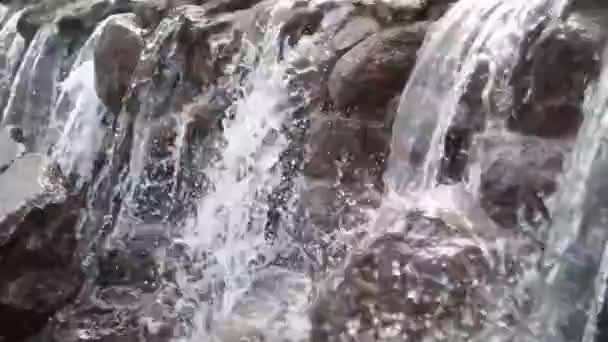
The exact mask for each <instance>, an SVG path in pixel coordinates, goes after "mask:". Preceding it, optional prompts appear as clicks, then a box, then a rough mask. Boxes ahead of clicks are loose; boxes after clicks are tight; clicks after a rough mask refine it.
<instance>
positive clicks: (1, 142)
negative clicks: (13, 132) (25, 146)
mask: <svg viewBox="0 0 608 342" xmlns="http://www.w3.org/2000/svg"><path fill="white" fill-rule="evenodd" d="M21 150H22V146H21V145H20V144H19V143H18V142H16V141H15V140H13V139H12V137H11V136H10V132H9V131H8V129H6V128H5V129H0V173H2V172H4V171H6V169H7V168H8V167H9V165H10V164H11V163H12V162H13V160H15V158H17V157H18V156H19V154H20V153H21Z"/></svg>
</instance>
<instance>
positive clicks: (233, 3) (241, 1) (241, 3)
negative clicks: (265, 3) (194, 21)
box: [199, 0, 262, 15]
mask: <svg viewBox="0 0 608 342" xmlns="http://www.w3.org/2000/svg"><path fill="white" fill-rule="evenodd" d="M261 1H262V0H212V1H204V3H203V4H202V7H203V8H204V9H205V12H206V13H207V14H208V15H214V14H218V13H229V12H236V11H241V10H245V9H248V8H251V7H253V6H255V5H256V4H258V3H259V2H261ZM199 2H201V1H199Z"/></svg>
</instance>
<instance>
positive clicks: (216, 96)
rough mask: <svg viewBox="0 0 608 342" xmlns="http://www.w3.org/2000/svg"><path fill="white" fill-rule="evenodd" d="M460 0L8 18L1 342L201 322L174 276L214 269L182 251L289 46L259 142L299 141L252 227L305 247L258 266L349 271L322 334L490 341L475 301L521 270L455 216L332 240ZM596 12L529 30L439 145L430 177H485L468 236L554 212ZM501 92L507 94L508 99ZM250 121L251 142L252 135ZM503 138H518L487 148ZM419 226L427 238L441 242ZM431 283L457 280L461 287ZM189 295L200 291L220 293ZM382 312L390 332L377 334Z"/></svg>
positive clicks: (76, 6)
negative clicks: (421, 54)
mask: <svg viewBox="0 0 608 342" xmlns="http://www.w3.org/2000/svg"><path fill="white" fill-rule="evenodd" d="M450 6H452V2H451V1H439V0H428V1H386V2H383V1H378V2H366V1H346V2H344V1H335V2H334V1H320V2H309V1H293V2H289V4H288V5H285V6H278V5H277V3H276V2H275V1H256V0H212V1H194V0H190V1H189V0H182V1H179V0H173V1H172V0H115V1H109V0H99V1H59V0H56V1H26V2H23V1H13V2H9V3H7V4H5V5H2V7H0V9H1V11H0V24H1V26H0V27H2V29H0V106H2V107H3V111H2V114H1V116H0V118H1V119H2V127H1V129H2V130H3V131H2V134H0V189H1V191H2V194H0V322H2V324H0V341H7V342H9V341H22V340H23V341H27V340H31V341H57V342H59V341H61V342H69V341H74V342H75V341H104V342H114V341H115V342H118V341H159V342H160V341H169V340H171V339H173V338H177V337H183V336H186V335H188V333H189V332H190V331H191V330H192V327H193V326H197V325H198V326H200V325H201V324H200V322H195V316H196V315H195V313H193V312H188V308H189V306H188V304H189V303H184V302H187V300H184V298H185V294H184V293H182V292H185V290H184V287H183V286H182V283H183V282H184V277H185V276H184V274H186V275H187V277H186V278H187V279H194V278H205V277H207V276H208V274H207V273H205V270H200V269H195V268H194V267H190V268H189V267H188V265H190V264H194V263H204V264H207V263H209V264H211V263H212V262H211V261H209V260H203V261H201V260H198V259H199V258H200V259H205V258H207V255H206V254H204V253H202V254H201V255H194V254H192V253H189V252H188V251H187V249H188V246H186V245H185V244H184V243H182V242H179V241H181V240H180V238H182V237H183V235H184V234H183V233H182V231H181V228H182V227H183V226H184V225H185V224H186V223H187V222H189V221H188V220H189V219H191V218H192V217H193V216H197V215H198V216H201V214H200V208H199V203H200V201H202V200H204V198H207V197H209V196H211V195H210V194H213V193H217V192H218V191H220V192H221V191H223V190H222V189H217V187H218V186H219V185H221V184H218V182H217V176H216V175H215V176H214V174H213V173H214V172H215V171H217V170H216V169H213V166H214V165H216V164H217V163H218V160H220V159H222V158H223V159H227V158H226V156H225V155H224V157H222V156H223V155H222V152H221V151H222V149H225V148H226V147H225V146H226V144H227V142H226V141H225V139H227V138H226V136H227V133H226V132H227V130H229V129H230V128H229V125H230V120H233V119H234V117H238V116H239V115H242V113H236V111H238V109H239V108H241V107H238V106H239V103H240V102H239V101H242V99H243V97H244V96H243V93H247V92H248V91H250V89H247V83H246V82H245V81H244V80H246V79H248V78H249V77H254V76H251V75H255V70H253V68H251V66H252V65H255V63H256V61H257V62H259V61H260V60H263V59H264V58H265V57H267V56H265V53H266V50H272V51H276V52H273V54H271V58H272V61H273V63H283V64H285V65H287V67H286V71H285V74H284V75H282V76H281V77H282V80H283V81H284V85H285V88H286V91H285V93H286V94H287V96H285V97H284V98H277V100H276V102H277V103H276V106H275V107H278V108H288V109H289V110H286V111H285V112H286V113H287V114H286V115H287V116H288V119H289V120H286V121H285V122H282V123H281V124H280V125H278V127H277V128H276V129H274V128H273V129H269V130H268V131H267V132H266V131H264V132H266V133H267V134H265V135H264V136H263V137H260V138H259V140H261V141H262V145H263V146H274V145H273V144H275V143H276V141H279V140H281V139H285V141H286V142H285V144H284V149H283V150H281V152H280V158H279V160H278V162H277V163H276V165H273V166H272V167H269V168H268V172H271V171H272V172H274V170H275V169H278V170H279V171H278V173H279V174H280V177H278V179H279V181H278V182H276V184H272V186H270V188H271V189H270V190H268V191H266V190H264V191H262V190H259V191H258V190H256V193H257V192H259V193H261V194H262V195H260V198H262V199H260V198H257V197H256V199H257V200H258V201H264V202H265V203H267V204H265V205H264V206H263V208H262V210H261V211H262V212H261V213H259V212H255V213H252V214H251V215H252V219H251V220H252V221H254V220H255V219H256V218H257V217H258V216H260V217H263V222H264V224H263V230H264V238H265V241H266V242H267V243H268V244H273V243H277V244H278V243H279V242H276V241H279V240H280V239H281V236H282V235H285V234H287V235H288V236H289V238H290V239H292V240H290V241H292V243H293V244H298V245H299V246H303V247H302V249H303V250H304V251H305V252H301V251H300V252H298V253H296V254H290V255H281V256H277V257H276V260H270V261H267V260H266V261H260V262H261V263H268V264H272V265H280V266H284V265H287V264H288V265H289V267H288V268H293V269H302V268H310V269H312V272H313V273H315V274H317V276H320V275H322V274H324V273H323V272H324V271H326V270H328V269H331V268H332V267H335V266H336V265H338V264H341V263H346V266H345V270H344V274H343V277H342V278H341V280H340V281H338V283H339V285H337V286H334V287H332V286H329V287H328V289H327V291H325V292H324V293H323V294H322V295H321V296H320V297H319V299H318V301H317V303H316V304H315V306H314V307H313V308H312V309H311V310H310V311H309V315H310V324H311V329H310V330H311V331H312V335H311V336H312V340H313V341H315V342H317V341H338V340H339V338H341V336H346V335H345V334H347V335H348V334H351V335H356V336H359V337H360V338H367V339H368V340H370V341H371V340H374V339H379V338H380V337H379V336H383V335H382V334H383V333H384V332H385V330H386V329H384V328H386V327H388V326H397V325H399V326H402V327H405V326H407V328H403V329H402V330H400V332H399V333H403V334H405V335H406V336H411V337H414V338H422V336H424V335H425V334H426V333H428V331H429V330H430V329H432V328H433V327H430V326H428V324H426V323H425V322H427V321H428V320H429V319H432V320H433V321H434V322H437V325H438V326H443V325H444V324H448V323H446V322H449V321H450V320H454V319H456V320H457V321H460V322H464V321H466V324H465V325H467V326H466V327H465V330H467V331H471V330H475V329H477V328H478V326H479V325H481V324H482V323H481V322H482V321H483V319H484V318H483V317H480V316H479V314H480V312H479V310H478V309H476V308H477V307H478V306H479V305H480V304H479V302H481V301H483V298H482V297H483V296H482V295H481V294H480V293H481V292H482V291H481V289H480V288H481V287H482V285H483V284H485V283H487V282H491V281H493V280H495V279H497V278H500V277H503V276H504V277H507V276H508V275H505V274H504V273H503V274H500V275H497V273H496V272H495V270H493V269H492V267H493V265H491V264H486V263H485V262H486V261H485V259H484V253H490V254H491V253H496V252H495V251H490V252H488V251H485V250H482V248H481V247H480V246H479V244H478V243H477V242H476V240H475V239H474V237H472V236H469V235H462V234H460V233H458V232H457V231H454V230H452V229H451V228H450V226H454V225H456V226H458V224H453V222H452V225H450V222H449V220H450V219H449V218H446V217H442V218H430V217H426V216H425V215H424V214H420V213H417V212H414V213H407V215H405V216H406V217H407V220H408V222H409V223H408V225H407V226H406V227H405V228H403V229H401V230H398V231H394V232H392V233H391V234H383V235H382V236H380V237H378V238H377V239H374V241H373V242H372V243H370V245H369V246H368V247H369V249H367V250H365V251H363V252H361V253H360V254H357V255H355V256H353V257H351V258H347V259H344V255H345V251H344V250H336V249H335V241H333V240H332V239H333V237H334V236H335V235H334V234H333V233H334V232H335V231H338V230H343V229H346V230H348V228H349V227H355V226H357V225H360V224H361V223H362V222H364V221H366V220H367V219H368V216H367V215H366V211H367V210H368V209H371V208H377V207H378V206H379V205H380V201H381V195H382V194H383V192H385V190H386V189H385V188H386V185H385V184H384V180H383V174H384V171H385V168H386V165H385V161H386V158H387V156H388V155H389V153H391V151H390V149H391V139H393V132H392V131H393V129H392V127H393V122H394V119H395V115H396V114H397V111H398V107H399V102H400V96H401V93H402V91H403V89H404V87H405V86H406V84H407V82H408V79H409V75H410V73H411V72H412V70H413V68H414V67H415V65H416V61H417V54H418V51H419V49H420V47H421V46H422V44H423V42H424V41H425V37H426V39H427V40H428V39H430V37H431V36H432V35H433V32H434V29H435V26H434V22H435V20H437V19H439V18H440V17H441V16H442V15H443V13H445V11H447V10H448V8H449V7H450ZM587 19H588V17H587V12H585V11H583V10H581V9H580V8H574V9H572V10H571V12H568V14H567V15H566V16H565V19H563V20H561V21H559V22H558V23H557V24H556V23H554V22H545V21H543V22H541V23H539V24H538V25H537V26H536V27H534V29H532V30H530V32H527V33H526V34H527V35H528V36H527V37H526V39H524V44H525V46H523V47H521V56H519V59H518V60H517V61H515V62H514V63H515V65H516V67H515V69H514V70H515V72H514V73H513V74H512V75H511V77H510V78H509V79H508V80H503V79H497V80H496V82H506V86H505V87H503V88H500V89H498V88H492V89H489V88H487V87H485V85H486V84H488V83H489V80H490V79H491V78H492V77H496V78H499V77H500V75H495V74H492V72H491V66H490V65H485V66H484V65H483V64H479V70H474V71H473V73H472V75H471V79H470V82H468V83H467V84H466V86H465V88H466V89H465V90H464V91H463V94H462V97H461V98H460V99H459V102H458V105H459V110H458V113H457V115H456V116H455V118H454V120H453V121H452V122H450V124H449V127H448V133H447V135H446V138H445V140H444V141H443V145H442V146H441V148H442V149H443V150H444V154H443V158H442V159H441V161H440V162H441V169H440V170H441V171H440V173H439V175H438V181H439V182H440V183H443V184H453V183H456V182H459V181H462V180H464V179H466V177H467V173H468V170H469V167H470V165H472V164H473V163H475V165H478V166H480V170H479V172H480V178H479V179H480V181H479V183H480V184H479V186H478V189H477V190H478V193H476V194H474V196H475V197H476V199H477V200H478V201H479V205H478V206H479V208H478V212H479V213H481V214H479V215H478V217H482V216H483V217H484V219H486V220H485V221H484V220H481V219H479V220H477V221H474V222H473V227H474V228H475V229H477V230H481V231H483V230H485V231H486V232H488V231H489V232H490V233H489V235H493V236H501V237H504V236H519V233H518V231H517V229H516V227H518V226H519V225H521V224H522V223H524V222H526V223H527V224H531V225H532V226H535V225H536V226H539V225H541V224H542V222H546V221H547V220H550V218H551V216H552V213H551V212H550V211H549V209H548V208H547V204H546V203H545V200H546V198H547V197H548V196H550V195H551V194H553V193H554V192H555V191H556V189H558V187H559V185H558V177H559V175H560V174H561V173H562V171H563V170H564V166H563V160H564V158H566V156H567V155H568V153H569V152H570V151H571V149H572V147H573V142H574V139H575V137H576V135H577V132H578V128H579V126H580V125H581V122H582V121H583V114H582V113H583V111H582V103H583V98H584V90H585V88H586V87H587V85H588V84H589V83H590V82H591V81H592V80H593V79H594V78H595V77H597V74H598V63H599V61H598V57H597V56H598V53H599V52H598V51H599V48H600V46H601V44H603V40H604V38H605V37H604V36H603V35H602V34H601V32H597V31H594V29H593V28H594V26H593V24H592V23H590V22H589V21H588V20H587ZM2 47H4V48H2ZM283 64H281V65H283ZM555 69H560V72H554V70H555ZM11 80H12V81H11ZM505 88H506V89H508V91H509V92H510V95H511V97H510V101H511V102H508V103H505V102H504V94H503V93H501V92H499V91H498V90H501V91H502V90H504V89H505ZM436 100H437V101H440V100H441V99H436ZM265 101H269V99H264V101H260V102H255V103H254V104H253V105H251V106H249V107H247V108H248V109H249V110H251V111H255V110H256V109H257V108H263V106H264V104H265V103H264V102H265ZM488 104H489V106H490V107H488ZM273 110H274V109H273ZM277 111H279V110H277ZM247 115H251V116H253V114H249V113H248V114H247ZM244 127H246V128H245V129H244V130H243V132H242V134H244V135H247V136H248V135H249V134H251V136H252V137H253V138H257V137H256V136H255V134H257V132H254V131H253V128H252V127H249V126H246V125H245V126H244ZM495 127H504V129H505V132H508V134H499V135H493V132H494V131H492V129H493V128H495ZM248 129H250V130H252V131H248ZM421 132H422V131H421ZM501 132H502V131H501ZM395 134H397V133H395ZM399 134H402V133H401V132H399ZM417 139H418V140H417V141H416V142H415V144H413V147H412V149H411V151H410V152H407V155H408V156H409V159H408V160H407V163H408V164H411V165H410V166H411V167H413V168H415V167H416V166H417V165H418V164H419V163H420V161H421V158H422V157H423V156H424V155H425V149H424V146H427V145H428V144H429V140H430V139H431V137H430V136H424V135H421V136H419V137H417ZM243 140H244V141H249V140H246V139H243ZM252 141H258V140H252ZM228 143H229V142H228ZM419 146H422V148H417V147H419ZM418 150H420V151H418ZM412 151H413V152H412ZM401 152H402V151H393V153H401ZM417 152H419V153H417ZM246 157H247V158H255V156H254V154H252V155H251V156H246ZM247 158H244V159H247ZM238 165H241V164H238ZM243 165H245V166H244V169H245V170H244V171H242V176H237V178H239V177H241V178H247V177H249V175H250V174H249V173H248V171H247V170H249V171H251V169H252V168H253V167H251V166H249V169H247V165H248V164H246V163H245V164H243ZM217 169H221V168H217ZM409 169H410V168H407V169H404V171H403V172H407V171H406V170H409ZM209 170H212V171H213V172H211V171H209ZM218 172H219V171H218ZM239 172H241V171H239ZM239 174H240V173H239ZM214 177H215V178H214ZM225 191H231V189H226V190H225ZM294 203H295V205H294ZM294 208H295V209H294ZM522 213H523V214H522ZM254 214H255V215H257V216H255V217H254ZM214 215H216V216H221V215H223V214H222V213H220V211H219V210H218V212H217V213H216V214H214ZM260 220H262V219H260ZM287 221H289V222H291V223H292V226H291V227H295V228H293V229H294V230H293V231H289V230H288V229H287V230H286V228H285V226H286V224H285V222H287ZM387 222H388V221H387ZM212 224H213V223H211V222H203V223H202V227H206V225H209V226H211V225H212ZM247 224H249V225H253V223H250V222H249V223H247ZM247 224H246V225H247ZM251 229H253V228H251ZM290 229H291V228H290ZM203 230H204V229H203ZM417 230H424V231H428V230H431V231H433V232H434V233H433V234H435V237H436V240H433V239H427V238H421V237H418V236H417V235H416V234H415V233H416V231H417ZM285 231H287V233H285ZM340 248H341V247H340ZM340 248H337V249H340ZM447 250H449V251H450V252H449V253H448V252H441V251H447ZM429 253H430V254H429ZM193 255H194V256H193ZM302 255H305V256H310V255H314V258H313V259H314V262H302V260H301V259H302V258H303V257H302ZM209 258H211V257H209ZM395 260H397V261H398V262H399V264H398V267H396V268H395V267H394V265H393V263H394V262H395ZM251 262H253V261H251ZM251 262H250V263H251ZM437 263H439V264H441V265H442V266H441V267H439V266H437ZM184 265H186V266H184ZM408 265H409V266H408ZM410 266H411V267H410ZM393 268H395V269H397V271H394V270H393ZM413 269H415V270H413ZM395 272H397V273H398V274H397V275H395V274H394V273H395ZM513 272H516V271H513ZM506 273H509V272H506ZM434 277H439V278H442V279H444V278H445V279H447V280H446V282H448V283H450V284H451V283H456V284H458V286H456V287H454V288H451V287H450V288H449V289H448V288H447V287H446V286H444V285H442V284H438V283H437V282H436V281H434V280H433V279H434ZM226 282H227V281H225V282H224V283H221V284H220V285H217V287H228V286H229V284H226ZM414 283H415V284H416V286H413V285H412V284H414ZM197 284H198V283H197ZM418 290H420V291H418ZM423 290H424V291H427V292H428V293H427V292H424V291H423ZM194 292H195V294H194V295H192V294H188V295H189V296H190V297H188V300H191V301H193V302H195V301H205V300H207V299H206V298H207V297H206V296H210V294H209V293H206V292H205V291H204V290H203V289H202V288H197V289H196V290H195V291H194ZM412 292H416V293H414V294H413V295H415V296H419V297H420V298H418V297H416V298H413V297H411V295H412ZM422 292H424V293H422ZM207 301H213V300H207ZM190 310H193V309H190ZM378 313H381V314H382V315H383V316H382V315H381V316H382V317H385V318H386V319H384V320H383V321H382V322H378V321H377V320H376V319H374V315H376V314H378ZM469 313H471V315H472V316H471V317H469V316H468V315H469ZM465 316H467V318H466V319H465V318H464V317H465ZM429 317H430V318H429ZM352 320H355V321H356V322H357V323H356V328H353V327H352V324H354V323H352ZM383 329H384V330H383ZM228 330H230V329H228ZM232 330H233V331H229V332H223V333H221V334H224V335H223V336H224V337H225V339H226V340H229V338H230V337H227V336H235V337H234V340H235V341H237V340H238V338H241V337H246V335H247V334H249V333H251V331H250V330H247V329H244V328H233V329H232ZM245 331H246V332H245ZM239 334H240V335H239ZM252 334H254V333H252ZM241 335H242V336H241ZM254 335H255V334H254ZM247 336H249V335H247Z"/></svg>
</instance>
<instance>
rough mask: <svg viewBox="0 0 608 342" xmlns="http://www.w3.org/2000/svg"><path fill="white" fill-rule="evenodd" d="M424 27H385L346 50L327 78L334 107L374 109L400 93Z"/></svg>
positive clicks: (417, 25)
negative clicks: (385, 28) (386, 28)
mask: <svg viewBox="0 0 608 342" xmlns="http://www.w3.org/2000/svg"><path fill="white" fill-rule="evenodd" d="M426 26H427V25H426V24H424V23H417V24H413V25H407V26H404V27H397V28H393V29H389V30H385V31H382V32H379V33H376V34H374V35H372V36H370V37H368V38H367V39H365V40H364V41H362V42H361V43H359V44H357V45H356V46H355V47H354V48H352V49H351V50H350V51H349V52H347V53H346V54H345V55H344V56H343V57H342V58H341V59H340V60H339V61H338V63H336V66H335V67H334V69H333V71H332V73H331V76H330V78H329V83H328V87H329V93H330V95H331V99H332V101H333V104H334V106H335V107H336V108H338V109H346V108H352V107H359V108H366V109H367V108H375V107H379V106H383V105H385V104H386V103H387V102H388V101H389V100H390V99H391V98H392V97H393V96H395V94H396V93H398V92H400V91H401V90H402V88H403V86H404V85H405V83H406V81H407V78H408V73H409V72H410V71H411V69H412V68H413V67H414V63H415V62H416V51H417V50H418V48H419V47H420V44H421V43H422V40H423V38H424V34H425V32H426ZM363 113H365V112H363ZM368 119H370V118H368ZM371 119H373V118H371ZM382 119H383V118H382ZM382 119H381V120H382Z"/></svg>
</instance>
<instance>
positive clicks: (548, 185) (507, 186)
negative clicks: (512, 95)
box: [479, 139, 566, 228]
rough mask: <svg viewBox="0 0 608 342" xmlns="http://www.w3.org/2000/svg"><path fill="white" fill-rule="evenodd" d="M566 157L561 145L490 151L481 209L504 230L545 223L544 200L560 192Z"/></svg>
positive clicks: (528, 143)
mask: <svg viewBox="0 0 608 342" xmlns="http://www.w3.org/2000/svg"><path fill="white" fill-rule="evenodd" d="M495 143H496V146H500V142H495ZM565 153H566V151H565V150H564V149H563V147H561V146H559V145H548V144H543V143H542V142H541V141H538V140H535V139H526V140H524V141H519V142H518V143H516V144H513V145H508V144H504V145H503V146H501V147H500V148H496V149H491V150H489V151H488V155H490V156H491V157H490V160H489V161H488V162H487V166H486V167H485V168H483V170H482V174H481V180H480V189H479V192H480V193H479V195H480V201H481V206H482V207H483V208H484V210H485V211H486V212H487V213H488V215H489V216H490V217H491V218H492V219H493V220H494V221H495V222H496V223H498V224H500V225H501V226H503V227H505V228H512V227H515V226H517V225H518V224H519V223H520V222H522V221H521V220H522V219H523V220H524V221H523V222H527V223H528V224H531V225H538V224H539V223H541V222H546V221H547V220H549V219H550V213H549V212H548V209H547V207H546V206H545V204H544V199H545V198H546V197H547V196H549V195H551V194H553V193H554V192H555V190H556V189H557V177H558V175H559V174H560V173H561V171H562V168H563V161H564V156H565ZM520 213H523V217H520V216H519V215H520Z"/></svg>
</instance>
